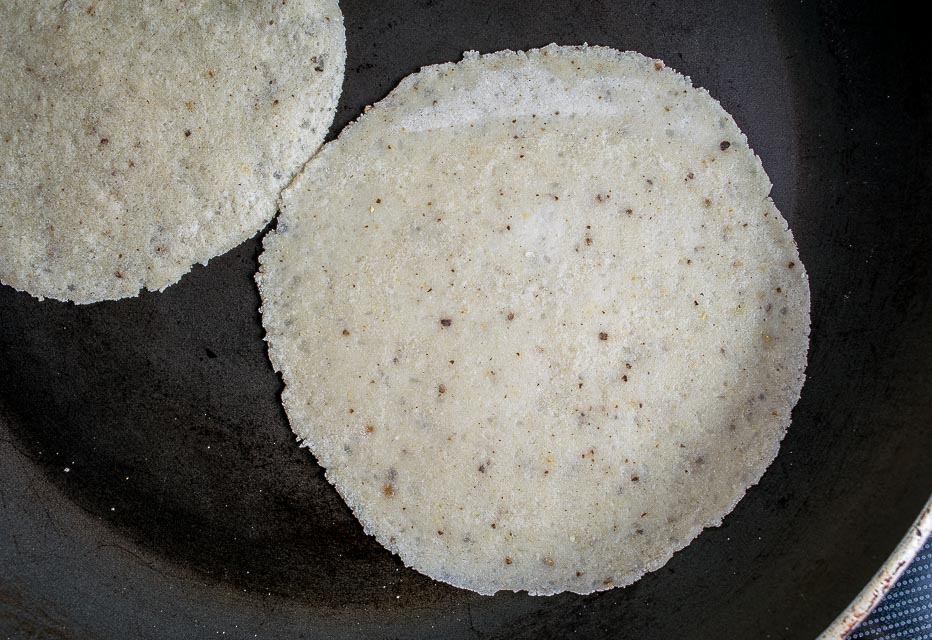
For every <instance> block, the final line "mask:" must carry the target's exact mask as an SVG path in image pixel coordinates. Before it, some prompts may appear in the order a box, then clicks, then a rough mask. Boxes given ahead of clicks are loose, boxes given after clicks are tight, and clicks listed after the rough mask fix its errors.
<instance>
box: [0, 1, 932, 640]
mask: <svg viewBox="0 0 932 640" xmlns="http://www.w3.org/2000/svg"><path fill="white" fill-rule="evenodd" d="M342 8H343V12H344V14H345V16H346V32H347V33H346V35H347V46H348V50H349V58H348V60H347V73H346V82H345V88H344V93H343V97H342V99H341V102H340V109H339V113H338V115H337V120H336V123H335V124H334V126H333V129H332V135H335V134H336V133H337V132H339V130H340V128H341V127H343V126H344V125H345V124H346V123H347V122H349V121H350V120H352V119H354V118H355V117H356V116H358V115H359V114H360V112H361V110H362V108H363V107H364V106H365V105H367V104H369V103H372V102H374V101H376V100H378V99H380V98H381V97H383V96H384V95H385V94H386V93H387V92H388V91H389V90H390V89H391V88H392V87H394V85H395V84H396V83H397V82H398V81H399V80H400V79H401V78H402V77H403V76H405V75H407V74H409V73H411V72H413V71H415V70H416V69H417V68H418V67H420V66H422V65H426V64H431V63H437V62H446V61H450V60H458V59H459V58H460V56H461V54H462V52H463V51H464V50H467V49H476V50H479V51H482V52H490V51H496V50H499V49H504V48H512V49H521V48H529V47H533V46H541V45H545V44H547V43H549V42H553V41H555V42H558V43H561V44H578V43H582V42H589V43H590V44H604V45H610V46H613V47H617V48H619V49H633V50H636V51H640V52H642V53H645V54H647V55H649V56H654V57H659V58H662V59H664V60H665V61H666V62H667V63H668V64H669V65H670V66H672V67H674V68H676V69H677V70H679V71H681V72H683V73H685V74H688V75H690V76H692V78H693V80H694V82H695V83H696V84H698V85H701V86H703V87H706V88H708V89H709V91H710V92H711V93H712V95H713V96H715V97H716V98H718V99H719V100H720V101H721V102H722V104H723V105H724V107H725V108H726V109H727V110H728V111H729V112H731V113H732V114H734V116H735V119H736V120H737V122H738V124H739V126H740V127H741V128H742V129H743V130H744V131H745V132H746V133H747V135H748V138H749V140H750V142H751V145H752V147H753V148H754V149H755V150H756V151H757V152H758V153H759V154H760V156H761V158H762V159H763V163H764V166H765V168H766V169H767V171H768V173H769V174H770V177H771V179H772V180H773V183H774V190H773V197H774V200H775V201H776V203H777V205H778V206H779V207H780V209H781V210H782V211H783V213H784V215H785V216H786V218H787V219H788V220H789V222H790V226H791V227H792V229H793V232H794V233H795V236H796V239H797V240H798V243H799V248H800V253H801V255H802V258H803V261H804V262H805V264H806V267H807V268H808V270H809V273H810V277H811V283H812V299H813V307H812V320H813V323H812V346H811V351H810V358H809V371H808V375H809V378H808V381H807V382H806V386H805V388H804V390H803V396H802V400H801V401H800V403H799V406H798V407H797V408H796V410H795V412H794V420H793V425H792V427H791V428H790V431H789V434H788V435H787V437H786V440H785V441H784V443H783V448H782V451H781V453H780V455H779V457H778V458H777V460H776V461H775V462H774V464H773V465H772V467H771V468H770V469H769V470H768V472H767V474H766V475H765V476H764V478H763V480H762V482H761V483H760V485H759V486H757V487H755V488H753V489H752V490H751V491H750V492H749V493H748V495H747V497H746V498H745V499H744V500H743V501H742V502H741V503H740V504H739V505H738V507H737V509H736V510H735V511H734V513H732V514H731V515H730V516H728V517H727V518H726V519H725V522H724V524H723V526H722V527H720V528H718V529H713V530H708V531H706V532H705V533H703V534H702V535H701V536H700V537H699V538H698V539H697V540H696V541H695V542H693V543H692V544H691V545H690V546H689V547H688V548H686V549H685V550H684V551H681V552H680V553H678V554H676V556H675V557H674V558H673V560H671V561H670V563H669V564H667V565H666V566H665V567H664V568H662V569H660V570H659V571H656V572H654V573H652V574H649V575H647V576H646V577H644V578H643V579H641V580H640V582H638V583H636V584H635V585H633V586H630V587H628V588H625V589H616V590H613V591H608V592H604V593H600V594H596V595H591V596H586V597H580V596H575V595H561V596H556V597H549V598H532V597H529V596H527V595H524V594H512V593H503V594H499V595H498V596H495V597H491V598H489V597H481V596H478V595H475V594H472V593H469V592H466V591H461V590H458V589H454V588H452V587H449V586H446V585H443V584H440V583H437V582H433V581H431V580H430V579H428V578H426V577H424V576H421V575H419V574H417V573H415V572H414V571H411V570H408V569H405V568H404V567H403V566H402V564H401V563H400V562H399V561H398V559H397V558H395V557H393V556H391V555H390V554H389V553H388V552H387V551H385V550H384V549H382V547H380V546H379V545H378V544H377V543H376V542H375V541H374V540H372V539H370V538H367V537H366V536H365V535H364V534H363V532H362V529H361V527H360V526H359V524H358V523H357V522H356V520H355V519H354V518H353V516H352V515H351V514H350V512H349V511H348V510H347V508H346V507H345V506H344V505H343V503H342V502H341V501H340V499H339V497H338V496H337V494H336V492H335V491H334V490H333V488H332V487H330V486H329V485H328V484H327V482H326V481H325V480H324V478H323V474H322V471H321V469H320V467H319V466H317V465H316V463H315V462H314V459H313V457H312V456H311V455H310V454H309V453H308V452H307V451H306V450H303V449H299V448H298V447H297V446H296V444H295V441H294V438H293V436H292V435H291V432H290V431H289V428H288V423H287V420H286V418H285V414H284V413H283V411H282V409H281V407H280V405H279V397H278V394H279V391H280V389H281V386H282V384H281V380H280V379H279V378H278V377H277V376H276V375H275V374H274V373H273V371H272V369H271V367H270V365H269V363H268V361H267V360H266V352H265V348H264V344H263V342H262V335H263V332H262V328H261V325H260V323H259V315H258V312H257V308H258V306H259V297H258V294H257V291H256V287H255V285H254V284H253V280H252V275H253V273H254V272H255V270H256V259H257V255H258V253H259V247H260V240H259V238H254V239H252V240H250V241H248V242H246V243H245V244H243V245H242V246H240V247H238V248H237V249H235V250H233V251H231V252H229V253H228V254H226V255H224V256H222V257H220V258H216V259H215V260H213V261H211V263H210V264H209V265H208V266H207V267H206V268H202V267H196V268H195V269H194V271H193V272H192V273H191V274H189V275H187V276H186V277H185V278H184V279H183V280H182V281H181V283H180V284H177V285H175V286H173V287H171V288H169V289H168V290H167V291H166V292H164V293H161V294H150V293H146V294H143V295H142V296H140V297H139V298H138V299H131V300H125V301H122V302H116V303H102V304H96V305H91V306H83V307H75V306H73V305H70V304H61V303H57V302H53V301H46V302H38V301H36V300H34V299H32V298H30V297H29V296H28V295H26V294H21V293H16V292H14V291H12V290H11V289H9V288H7V287H0V638H2V637H9V638H16V639H19V638H62V639H65V638H68V639H70V638H82V639H83V638H101V639H111V638H113V639H121V640H122V639H124V638H159V639H163V638H207V637H210V638H214V637H226V638H270V639H273V640H286V639H289V638H340V637H366V638H560V637H567V636H569V635H570V634H571V633H573V634H575V635H573V637H574V638H682V637H690V638H716V639H717V638H813V637H814V636H816V635H817V634H818V633H819V632H820V631H821V630H822V629H824V628H825V627H826V626H827V625H828V624H829V623H830V622H831V620H832V619H833V618H834V617H835V615H836V614H837V613H839V611H841V610H842V609H843V608H844V607H845V605H846V604H847V603H848V602H849V600H850V599H851V598H852V597H853V596H854V595H855V594H856V593H857V592H858V591H859V590H860V588H861V587H862V586H863V585H864V584H865V583H866V582H867V580H868V579H869V578H870V576H871V574H872V573H873V572H874V571H875V570H876V569H877V567H878V566H879V565H880V564H881V562H882V561H883V560H884V558H885V557H886V556H887V554H888V553H889V552H890V551H891V550H892V549H893V548H894V546H895V545H896V543H897V541H898V540H899V539H900V537H901V536H902V535H903V534H904V533H905V532H906V530H907V528H908V526H909V524H910V521H911V520H912V519H913V518H914V517H915V515H916V514H917V513H918V511H919V509H920V507H921V505H922V503H923V502H924V500H925V498H926V497H927V496H928V494H929V492H930V489H932V464H930V463H929V453H930V451H932V429H930V422H932V394H930V389H932V319H930V318H932V304H930V303H932V295H930V294H932V270H930V265H929V262H930V260H932V226H930V225H932V219H930V213H932V207H930V180H929V169H928V168H929V166H930V160H932V154H930V134H932V126H930V125H932V123H930V104H929V99H930V72H929V69H928V63H929V59H928V58H927V57H925V55H924V54H925V52H926V46H925V42H924V39H927V38H928V36H927V35H925V34H922V33H920V32H919V30H918V29H913V28H911V25H910V22H916V21H918V16H916V15H911V14H909V13H908V12H904V11H901V10H894V8H892V7H891V6H889V5H888V4H881V3H863V4H862V3H857V4H854V3H849V2H840V1H836V2H833V1H822V2H812V1H809V0H805V1H804V2H792V3H786V4H783V3H774V4H772V5H771V4H767V3H762V2H745V1H742V0H733V1H730V2H708V3H704V2H700V1H690V2H682V3H678V2H649V1H634V2H618V3H614V2H609V1H608V0H596V1H592V2H586V1H583V0H578V1H572V2H571V1H565V2H560V1H558V0H551V1H547V2H532V1H530V0H528V1H527V2H520V1H510V2H502V1H497V2H492V1H489V2H480V1H473V2H468V1H464V0H419V1H412V2H404V1H402V0H394V1H387V2H371V1H367V0H345V1H344V2H343V3H342Z"/></svg>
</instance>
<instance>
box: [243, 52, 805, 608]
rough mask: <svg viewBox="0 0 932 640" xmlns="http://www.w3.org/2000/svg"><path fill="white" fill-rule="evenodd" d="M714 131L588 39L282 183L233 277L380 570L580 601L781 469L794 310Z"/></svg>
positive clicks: (620, 56) (438, 71)
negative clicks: (772, 468)
mask: <svg viewBox="0 0 932 640" xmlns="http://www.w3.org/2000/svg"><path fill="white" fill-rule="evenodd" d="M770 188H771V185H770V182H769V180H768V179H767V176H766V174H765V173H764V170H763V168H762V166H761V163H760V161H759V160H758V158H757V157H756V156H755V155H754V153H753V152H752V151H751V149H750V148H749V147H748V144H747V141H746V139H745V136H744V135H743V134H742V133H741V132H740V131H739V130H738V127H737V126H736V125H735V122H734V120H733V119H732V118H731V117H730V116H729V115H728V114H727V113H726V112H725V111H724V110H723V109H722V107H721V106H720V105H719V104H718V102H716V101H715V100H714V99H712V98H711V97H710V96H709V95H708V93H707V92H706V91H704V90H702V89H697V88H694V87H693V86H692V85H691V83H690V81H689V79H688V78H686V77H684V76H682V75H680V74H678V73H676V72H674V71H672V70H670V69H668V68H665V67H664V66H663V64H662V63H661V62H659V61H656V60H651V59H649V58H645V57H643V56H641V55H639V54H636V53H620V52H618V51H615V50H612V49H607V48H602V47H585V46H584V47H557V46H556V45H551V46H549V47H547V48H545V49H541V50H534V51H529V52H527V53H514V52H510V51H505V52H501V53H495V54H491V55H484V56H478V55H477V54H475V53H468V54H467V55H466V57H465V59H464V60H463V61H462V62H460V63H458V64H445V65H439V66H433V67H427V68H425V69H422V70H421V71H420V72H419V73H417V74H415V75H413V76H410V77H408V78H406V79H405V80H404V81H402V83H401V84H400V85H399V87H398V88H396V89H395V90H394V91H393V92H392V93H391V94H390V95H389V96H388V97H387V98H386V99H385V100H383V101H382V102H380V103H379V104H377V105H375V106H374V107H372V108H371V109H369V110H368V111H367V112H366V114H365V115H363V116H362V117H361V118H360V119H359V120H358V121H357V122H356V123H355V124H353V125H351V126H350V127H349V128H347V129H346V130H345V131H344V132H343V134H342V135H341V136H340V138H339V139H338V140H336V141H335V142H333V143H331V144H328V145H327V146H325V147H324V149H323V150H322V151H321V152H320V154H319V155H318V156H317V157H316V158H315V159H314V160H313V161H312V162H311V163H310V164H309V166H308V168H307V171H305V172H304V173H303V174H302V175H301V176H299V178H298V179H297V180H296V181H295V183H294V184H293V185H292V186H291V187H290V188H289V189H287V190H286V191H285V193H284V195H283V202H282V215H281V217H280V219H279V222H278V227H277V229H276V230H275V231H274V232H273V233H271V234H269V236H268V237H267V238H266V240H265V252H264V253H263V255H262V257H261V270H260V273H259V275H258V276H257V280H258V282H259V285H260V289H261V292H262V300H263V316H262V317H263V323H264V325H265V327H266V330H267V340H268V343H269V354H270V357H271V360H272V363H273V364H274V366H275V367H276V369H278V370H279V371H281V373H282V375H283V377H284V381H285V383H286V388H285V390H284V393H283V395H282V399H283V402H284V405H285V408H286V409H287V412H288V416H289V419H290V421H291V425H292V427H293V429H294V431H295V432H296V433H297V435H298V437H299V438H300V439H301V440H303V441H304V442H305V443H306V444H307V446H309V447H310V448H311V450H312V451H313V452H314V454H315V455H316V456H317V458H318V460H319V461H320V463H321V464H322V465H323V466H324V467H325V468H326V470H327V477H328V479H329V480H330V481H331V482H332V483H333V484H334V485H335V486H336V488H337V489H338V490H339V492H340V493H341V495H342V496H343V497H344V499H345V500H346V502H347V504H348V505H349V506H350V507H351V508H352V510H353V511H354V513H355V514H356V515H357V517H358V518H359V519H360V521H361V522H362V524H363V525H364V527H365V530H366V531H367V532H368V533H370V534H371V535H374V536H375V537H376V538H377V539H378V540H379V542H381V543H382V544H383V545H385V546H386V547H388V548H389V549H390V550H392V551H393V552H396V553H397V554H398V555H399V556H400V557H401V559H402V560H403V561H404V562H405V564H406V565H408V566H411V567H413V568H415V569H417V570H418V571H421V572H423V573H425V574H427V575H429V576H431V577H433V578H435V579H438V580H442V581H444V582H448V583H450V584H453V585H456V586H459V587H464V588H467V589H472V590H474V591H477V592H479V593H484V594H491V593H494V592H496V591H498V590H501V589H510V590H527V591H528V592H530V593H531V594H552V593H557V592H560V591H573V592H576V593H590V592H592V591H596V590H601V589H607V588H610V587H613V586H620V585H625V584H628V583H630V582H632V581H634V580H636V579H637V578H638V577H640V576H641V575H642V574H644V573H645V572H646V571H650V570H654V569H656V568H658V567H660V566H661V565H663V564H664V563H665V562H666V561H667V560H668V559H669V558H670V556H671V555H672V554H673V553H674V552H675V551H676V550H678V549H680V548H682V547H683V546H685V545H686V544H687V543H688V542H689V541H690V540H692V539H693V538H694V537H695V536H696V535H697V534H698V533H699V532H700V531H701V529H702V528H703V527H708V526H715V525H718V524H719V523H720V522H721V520H722V517H723V516H725V515H726V514H727V513H728V512H729V511H731V509H732V508H733V507H734V506H735V504H736V503H737V501H738V500H739V499H740V498H741V496H742V495H743V494H744V493H745V491H746V490H747V488H748V487H750V486H751V485H753V484H754V483H756V482H757V481H758V479H759V478H760V477H761V475H762V474H763V472H764V470H765V469H766V467H767V466H768V464H769V463H770V462H771V461H772V460H773V458H774V456H775V455H776V453H777V450H778V447H779V443H780V440H781V439H782V437H783V435H784V433H785V430H786V428H787V426H788V425H789V423H790V411H791V409H792V408H793V406H794V405H795V403H796V401H797V400H798V398H799V394H800V389H801V387H802V384H803V378H804V374H803V372H804V368H805V362H806V352H807V347H808V334H809V288H808V281H807V278H806V274H805V271H804V269H803V265H802V263H801V262H800V259H799V255H798V253H797V250H796V246H795V243H794V241H793V237H792V235H791V233H790V231H789V230H788V229H787V224H786V221H785V220H784V219H783V217H782V216H781V215H780V213H779V212H778V211H777V209H776V207H775V206H774V204H773V202H772V201H771V200H770V199H769V197H768V194H769V192H770Z"/></svg>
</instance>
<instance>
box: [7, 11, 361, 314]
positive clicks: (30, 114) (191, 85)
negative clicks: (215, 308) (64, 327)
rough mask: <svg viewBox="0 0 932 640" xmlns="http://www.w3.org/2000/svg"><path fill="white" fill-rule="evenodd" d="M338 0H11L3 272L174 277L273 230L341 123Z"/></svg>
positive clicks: (91, 290)
mask: <svg viewBox="0 0 932 640" xmlns="http://www.w3.org/2000/svg"><path fill="white" fill-rule="evenodd" d="M345 59H346V48H345V36H344V29H343V18H342V15H341V13H340V9H339V7H338V5H337V2H336V0H290V1H289V2H287V3H286V2H242V3H240V2H229V1H224V0H194V1H192V2H178V1H173V2H154V3H153V2H141V1H139V0H133V1H129V2H96V1H93V0H86V1H83V2H77V1H76V0H64V1H63V0H55V1H54V2H53V1H49V0H38V1H37V0H7V1H4V2H3V3H0V77H2V78H3V82H2V86H0V282H3V283H4V284H8V285H11V286H13V287H15V288H16V289H19V290H24V291H28V292H29V293H31V294H33V295H35V296H37V297H39V298H43V297H50V298H57V299H60V300H73V301H75V302H78V303H88V302H94V301H97V300H105V299H116V298H123V297H126V296H132V295H136V294H137V293H138V292H139V291H140V289H142V288H146V289H151V290H161V289H164V288H165V287H167V286H169V285H170V284H172V283H174V282H176V281H177V280H178V279H179V278H181V276H182V275H184V274H185V273H186V272H187V271H189V270H190V268H191V266H192V265H194V264H195V263H206V262H207V261H208V260H209V259H210V258H212V257H214V256H216V255H219V254H221V253H223V252H225V251H227V250H229V249H232V248H233V247H235V246H236V245H238V244H240V243H241V242H242V241H244V240H245V239H247V238H249V237H250V236H252V235H253V234H255V233H256V232H257V231H258V230H259V229H261V228H262V227H263V226H264V225H265V224H266V223H267V222H268V221H269V220H270V219H271V218H272V216H273V215H274V214H275V211H276V200H277V198H278V196H279V194H280V192H281V189H282V188H283V187H285V186H286V185H287V184H288V183H289V182H290V180H291V179H292V177H293V176H294V175H295V173H297V171H298V170H299V169H300V168H301V166H302V165H303V164H304V163H305V162H306V161H307V159H308V158H309V157H310V156H311V155H313V154H314V153H315V151H316V150H317V149H318V148H319V146H320V144H321V142H322V141H323V139H324V136H325V135H326V133H327V129H328V127H329V126H330V123H331V122H332V120H333V116H334V113H335V110H336V104H337V98H338V96H339V93H340V89H341V85H342V80H343V68H344V64H345Z"/></svg>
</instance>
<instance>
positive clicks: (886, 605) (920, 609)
mask: <svg viewBox="0 0 932 640" xmlns="http://www.w3.org/2000/svg"><path fill="white" fill-rule="evenodd" d="M848 638H850V640H881V639H883V640H932V538H929V539H928V540H926V543H925V545H924V546H923V547H922V549H920V550H919V554H918V555H917V556H916V559H915V560H913V563H912V564H911V565H910V566H909V568H908V569H907V570H906V571H905V572H904V573H903V575H902V576H900V580H899V582H897V583H896V585H895V586H894V587H893V589H892V590H891V591H890V593H888V594H887V597H886V598H884V599H883V600H882V601H881V602H880V604H879V605H878V606H877V608H876V609H874V611H873V612H872V613H871V614H870V616H868V618H867V619H866V620H865V621H864V622H862V623H861V624H860V626H858V627H857V628H856V629H854V631H852V633H851V635H850V636H848Z"/></svg>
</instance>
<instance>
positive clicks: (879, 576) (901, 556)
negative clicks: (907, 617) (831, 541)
mask: <svg viewBox="0 0 932 640" xmlns="http://www.w3.org/2000/svg"><path fill="white" fill-rule="evenodd" d="M930 534H932V496H930V497H929V499H928V500H927V501H926V503H925V506H923V507H922V510H921V511H920V512H919V516H918V517H917V518H916V520H915V521H914V522H913V523H912V525H910V527H909V529H908V530H907V532H906V535H905V536H904V537H903V539H902V540H901V541H900V543H899V544H898V545H897V547H896V549H894V550H893V553H891V554H890V557H888V558H887V560H886V561H885V562H884V563H883V564H882V565H881V567H880V568H879V569H878V570H877V573H875V574H874V577H873V578H871V579H870V581H869V582H868V583H867V585H865V587H864V588H863V589H862V590H861V592H860V593H859V594H858V595H857V596H855V598H854V600H852V601H851V604H849V605H848V606H847V607H846V608H845V610H844V611H842V612H841V613H840V614H838V617H837V618H835V621H834V622H832V624H831V625H829V627H828V628H827V629H826V630H825V631H823V632H822V633H821V634H820V635H819V637H818V638H817V639H816V640H844V638H846V637H847V636H848V634H850V633H851V632H852V631H854V629H855V628H857V626H858V625H859V624H861V622H863V621H864V620H865V619H866V618H867V616H869V615H870V613H871V612H872V611H873V610H874V609H875V608H876V607H877V605H879V604H880V601H881V600H883V598H884V597H885V596H886V595H887V594H888V593H889V592H890V590H891V589H893V587H894V586H895V585H896V583H897V581H898V580H899V578H900V576H901V575H902V574H903V572H904V571H906V569H908V568H909V566H910V564H911V563H912V561H913V560H914V559H915V558H916V556H917V555H918V553H919V550H920V549H922V547H923V545H925V542H926V540H927V539H928V538H929V536H930Z"/></svg>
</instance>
